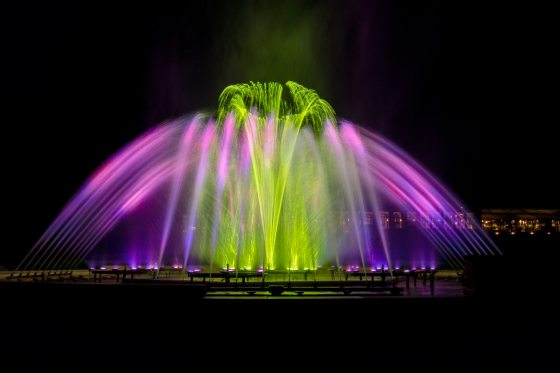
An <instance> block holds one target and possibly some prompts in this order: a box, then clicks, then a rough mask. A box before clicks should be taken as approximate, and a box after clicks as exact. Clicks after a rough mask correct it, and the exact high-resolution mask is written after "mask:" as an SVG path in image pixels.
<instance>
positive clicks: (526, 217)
mask: <svg viewBox="0 0 560 373" xmlns="http://www.w3.org/2000/svg"><path fill="white" fill-rule="evenodd" d="M481 221H482V228H484V230H486V231H487V232H490V233H492V234H494V235H500V234H511V235H515V234H529V235H534V234H558V233H560V210H556V209H550V210H546V209H542V210H539V209H486V210H482V212H481Z"/></svg>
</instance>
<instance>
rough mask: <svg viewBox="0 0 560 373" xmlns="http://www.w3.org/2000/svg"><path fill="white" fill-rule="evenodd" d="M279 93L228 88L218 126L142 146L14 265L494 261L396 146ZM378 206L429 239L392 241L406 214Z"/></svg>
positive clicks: (165, 130) (193, 122)
mask: <svg viewBox="0 0 560 373" xmlns="http://www.w3.org/2000/svg"><path fill="white" fill-rule="evenodd" d="M286 86H287V87H288V90H287V92H285V91H284V89H283V86H282V85H280V84H278V83H265V84H260V83H250V84H240V85H233V86H230V87H227V88H226V89H225V90H224V91H223V93H222V95H221V96H220V100H219V101H220V104H219V109H218V112H217V116H216V118H215V119H214V118H212V117H209V116H204V115H196V116H194V117H185V118H181V119H178V120H175V121H172V122H169V123H165V124H163V125H161V126H158V127H156V128H155V129H153V130H151V131H149V132H148V133H146V134H144V135H143V136H141V137H140V138H139V139H137V140H136V141H134V142H133V143H131V144H130V145H128V146H127V147H125V148H124V149H123V150H122V151H120V152H119V153H117V154H116V155H115V156H114V157H113V158H112V159H111V160H109V161H108V162H107V163H106V164H105V165H104V166H103V167H102V168H101V169H99V170H98V171H97V172H96V173H95V174H94V175H93V176H92V177H91V178H90V180H88V181H87V182H86V184H85V185H84V187H83V188H82V190H81V191H80V192H79V193H78V194H77V195H76V196H75V197H74V198H73V199H72V200H71V201H70V203H69V204H68V205H67V206H66V208H65V209H64V210H63V212H62V213H61V214H60V215H59V216H58V218H57V219H56V220H55V221H54V222H53V224H52V225H51V226H50V227H49V229H48V230H47V232H46V233H45V234H44V235H43V237H41V239H40V240H39V242H38V243H37V245H36V246H35V247H34V248H33V249H32V250H31V252H30V253H29V254H28V256H27V257H26V258H25V260H24V261H23V263H22V264H21V265H20V267H21V268H41V269H43V268H60V267H72V266H76V265H80V264H81V263H83V262H84V260H89V261H90V262H91V263H94V264H104V265H110V264H128V265H130V266H131V267H136V266H139V265H142V266H147V267H152V268H161V267H162V266H163V265H165V264H172V265H173V266H175V267H182V268H184V269H185V270H187V269H191V270H194V269H197V270H199V269H200V268H202V267H204V268H205V269H208V270H210V271H212V270H215V269H221V268H231V269H233V268H237V269H251V270H261V271H262V270H283V269H290V270H296V269H316V268H318V267H321V266H336V267H337V268H340V267H342V266H344V267H346V266H349V267H351V268H359V267H361V268H364V269H365V268H373V269H375V268H376V267H378V266H384V267H385V268H389V269H392V268H396V267H398V266H401V265H407V266H410V267H413V266H416V265H418V266H420V265H422V266H434V265H436V264H437V262H438V260H439V259H438V258H444V259H445V260H446V261H447V262H448V263H449V264H451V265H453V266H457V267H459V266H461V263H462V257H463V256H464V255H466V254H473V253H479V254H489V253H494V252H496V251H497V249H496V248H495V247H494V246H493V245H492V243H491V241H489V240H488V238H487V237H486V236H485V235H484V233H483V231H482V230H481V229H480V228H479V227H478V225H477V224H476V222H474V221H473V220H472V219H469V218H468V217H467V215H466V213H465V211H464V209H463V208H462V204H461V203H460V201H458V200H457V199H456V198H455V197H453V196H452V194H451V193H450V192H449V191H447V189H445V188H444V187H443V186H442V185H441V184H440V183H439V182H438V181H437V180H436V179H435V178H433V177H432V176H431V175H430V174H429V173H428V172H427V171H425V170H424V169H423V168H422V167H421V166H419V165H418V164H417V163H416V162H414V160H412V159H411V158H410V157H409V156H407V155H406V154H405V153H404V152H403V151H402V150H400V149H399V148H397V147H396V146H395V145H393V144H391V143H390V142H388V141H387V140H385V139H383V138H381V137H380V136H379V135H376V134H374V133H372V132H370V131H367V130H364V129H362V128H360V127H358V126H356V125H353V124H351V123H348V122H341V123H339V122H338V121H337V119H336V117H335V114H334V110H333V109H332V107H331V106H330V105H329V104H328V103H327V102H326V101H324V100H322V99H321V98H320V97H319V96H318V95H317V94H316V92H315V91H313V90H310V89H307V88H305V87H303V86H301V85H298V84H296V83H293V82H288V83H287V84H286ZM388 206H390V208H393V209H395V208H398V209H400V210H401V211H405V212H406V213H407V214H408V215H407V223H410V224H412V225H414V226H415V230H416V231H418V232H421V233H423V236H425V237H427V238H428V240H424V241H418V240H417V239H415V240H413V241H410V242H406V243H405V242H404V241H402V240H401V241H399V240H398V239H397V240H395V239H393V238H391V241H398V242H399V244H398V245H392V244H391V245H390V242H389V238H390V237H389V236H388V235H387V232H388V229H387V228H389V225H390V224H389V222H390V221H391V224H392V223H398V224H400V226H401V227H402V222H403V218H402V217H399V218H398V219H399V220H400V221H398V222H397V221H396V220H395V219H397V218H395V219H393V217H388V216H387V213H386V212H384V211H382V209H387V208H389V207H388ZM399 216H400V215H399ZM390 219H391V220H390ZM436 252H437V254H436Z"/></svg>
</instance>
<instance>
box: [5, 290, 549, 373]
mask: <svg viewBox="0 0 560 373" xmlns="http://www.w3.org/2000/svg"><path fill="white" fill-rule="evenodd" d="M0 291H1V299H2V303H1V304H2V305H1V308H2V310H1V311H0V312H1V313H2V318H1V322H2V338H3V343H2V348H1V350H0V355H1V356H2V359H1V360H2V363H0V364H3V365H4V367H7V366H9V365H7V364H12V363H14V364H16V365H15V366H14V368H16V369H17V370H22V369H23V371H29V369H31V368H43V369H44V368H47V369H49V370H52V371H54V370H56V371H81V370H84V369H92V368H93V369H96V370H99V371H104V370H107V371H109V370H110V371H132V370H140V371H145V370H154V371H170V370H174V369H176V368H179V369H181V371H189V370H190V371H194V370H197V371H201V370H206V371H215V370H223V371H230V370H245V371H247V370H249V371H254V370H257V371H261V370H270V369H273V368H274V370H277V369H283V370H285V369H289V370H291V371H300V370H301V369H305V368H306V369H308V370H309V371H315V370H317V369H325V371H332V370H334V369H340V371H343V372H353V371H356V370H357V369H367V370H366V371H375V370H378V369H384V368H389V369H390V370H391V371H402V370H404V369H415V370H426V371H450V372H453V371H480V370H481V369H484V370H487V369H497V370H499V371H503V370H504V369H512V368H516V369H517V370H519V369H521V370H523V371H536V370H540V369H544V368H546V367H549V366H550V365H549V364H550V363H551V362H552V359H553V357H554V356H553V354H555V353H556V351H555V347H554V346H555V344H553V343H551V342H549V341H550V340H551V337H552V340H554V338H555V336H556V332H557V331H558V329H557V326H558V324H557V317H558V316H557V313H556V312H555V310H556V308H555V307H553V306H552V304H553V302H552V299H553V297H554V296H555V295H554V294H549V293H543V292H531V291H526V290H524V291H522V292H515V291H514V289H510V290H509V291H504V292H502V293H501V294H496V293H491V294H485V295H484V296H483V297H418V298H415V297H398V296H397V297H390V296H373V297H357V296H350V297H348V296H346V297H345V296H330V297H317V296H315V297H306V296H301V297H297V296H280V297H272V298H267V297H206V298H199V297H198V296H197V294H196V291H195V292H193V291H188V290H185V288H184V287H177V286H164V287H161V286H118V285H114V284H113V285H111V284H106V285H105V284H102V285H99V284H97V285H86V284H78V285H76V284H54V283H53V284H48V283H28V284H22V283H0ZM10 366H11V365H10ZM53 369H54V370H53ZM2 370H3V371H4V369H2Z"/></svg>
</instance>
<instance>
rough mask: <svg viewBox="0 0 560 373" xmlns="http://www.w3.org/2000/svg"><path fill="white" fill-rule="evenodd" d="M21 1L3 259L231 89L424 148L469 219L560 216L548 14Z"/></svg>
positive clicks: (6, 96) (468, 8) (9, 80)
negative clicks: (273, 84)
mask: <svg viewBox="0 0 560 373" xmlns="http://www.w3.org/2000/svg"><path fill="white" fill-rule="evenodd" d="M76 3H77V2H70V3H55V4H53V3H50V2H49V3H44V4H43V3H38V4H33V3H22V4H20V5H17V6H11V7H8V8H4V9H3V10H2V12H1V14H2V15H1V16H0V17H1V22H0V24H1V27H2V39H1V45H0V48H1V49H0V50H1V51H2V58H1V59H0V64H1V70H0V71H2V81H1V84H0V89H1V95H2V99H1V102H2V104H3V106H4V108H3V110H2V122H3V126H2V130H3V136H2V138H3V145H4V146H3V147H2V151H3V160H4V162H3V166H4V170H3V177H2V181H3V186H4V188H3V189H4V193H3V195H4V199H5V203H4V206H5V207H6V208H4V218H5V219H7V220H8V221H7V223H5V224H4V227H3V231H4V235H5V237H7V239H5V242H6V244H5V247H4V248H3V249H2V250H1V253H0V259H1V260H0V263H3V264H4V263H5V264H14V262H16V261H17V260H19V258H20V257H21V255H22V254H23V253H24V252H26V251H27V250H28V249H29V248H30V246H31V245H32V244H33V243H34V242H35V241H36V240H37V239H38V238H39V236H40V234H41V233H42V232H43V231H44V230H45V229H46V228H47V226H48V224H49V223H50V221H52V220H53V219H54V217H55V216H56V214H57V213H58V211H60V210H61V209H62V207H63V205H64V204H65V203H66V202H67V201H68V200H69V199H70V198H71V196H72V195H73V193H74V192H75V191H76V190H77V189H78V187H79V186H80V185H81V183H82V182H83V181H84V180H85V179H86V178H87V176H88V175H89V174H90V173H91V172H92V171H93V170H94V169H95V168H96V167H98V166H99V165H100V164H101V163H102V162H103V161H104V160H105V159H107V158H108V157H109V156H110V155H111V154H112V153H114V152H115V151H116V150H118V149H119V148H120V147H122V146H123V145H125V144H126V143H127V142H129V141H131V140H132V139H133V138H134V137H136V136H138V135H139V134H141V133H142V132H143V131H145V130H146V129H148V128H150V127H151V126H153V125H154V124H157V123H159V122H161V121H162V120H165V119H168V118H172V117H175V116H178V115H180V114H183V113H189V112H193V111H196V110H198V109H208V108H213V107H215V106H216V102H217V97H218V95H219V93H220V91H221V89H223V87H225V86H226V85H227V84H231V83H238V82H243V81H248V80H254V81H264V80H277V81H281V82H285V81H286V80H296V81H298V82H301V83H302V84H304V85H306V86H308V87H310V88H314V89H316V90H317V91H318V93H319V94H320V95H321V96H322V97H324V98H326V99H327V100H328V101H329V102H330V103H331V104H332V105H333V107H334V108H335V110H336V111H337V114H338V115H339V116H340V117H343V118H347V119H350V120H352V121H354V122H356V123H359V124H361V125H363V126H366V127H368V128H372V129H375V130H377V131H379V132H381V133H382V134H384V135H385V136H387V137H388V138H389V139H391V140H392V141H394V142H396V143H397V144H399V145H400V146H402V147H403V148H404V149H405V150H407V151H408V152H410V153H411V154H412V155H413V156H414V157H415V158H416V159H418V160H419V161H420V162H421V163H422V164H423V165H425V166H426V167H427V168H428V169H429V170H431V171H432V172H433V173H434V174H435V175H436V176H437V177H439V178H440V179H441V180H442V181H443V182H444V183H445V184H447V185H448V186H449V187H450V188H451V189H452V190H453V191H455V192H456V194H457V195H458V196H459V197H460V198H462V199H463V200H464V201H465V202H466V205H467V206H469V207H470V208H471V209H472V210H473V211H479V210H480V209H481V208H490V207H520V208H523V207H528V208H550V207H558V204H557V201H556V199H554V198H555V195H556V194H557V192H556V188H557V185H556V184H555V183H554V182H553V181H552V179H553V177H554V174H555V173H556V172H557V169H558V150H557V148H556V146H557V144H558V140H557V136H556V135H554V134H553V132H552V131H553V127H555V126H556V125H557V123H558V118H557V117H558V115H557V112H556V110H555V108H554V106H555V105H554V103H555V101H556V99H554V101H553V97H554V98H556V94H553V93H551V92H554V90H555V89H557V85H556V84H555V81H556V66H557V64H556V61H553V60H552V53H553V48H554V46H555V45H556V43H555V40H554V38H553V33H552V31H553V25H554V23H553V16H554V13H553V12H552V11H551V10H550V9H544V8H539V7H537V6H531V7H528V6H520V5H512V4H510V3H504V4H498V3H492V4H487V3H486V2H482V3H476V2H472V1H469V2H452V3H453V4H449V3H451V2H447V1H442V2H421V3H420V2H419V3H417V2H410V3H403V2H389V1H387V2H382V1H378V2H376V1H349V2H346V1H344V2H343V1H340V2H333V1H325V2H318V1H297V2H296V1H294V2H291V1H281V2H280V1H278V2H257V1H235V2H233V1H231V2H230V1H209V2H200V3H193V2H187V1H185V2H183V4H181V5H177V4H173V5H168V4H163V3H162V2H156V3H155V4H150V5H138V4H130V5H124V4H123V5H115V4H111V5H110V6H108V5H101V4H100V3H99V2H92V3H87V2H86V3H81V2H80V4H76Z"/></svg>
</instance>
